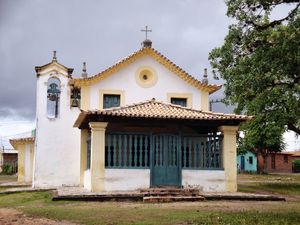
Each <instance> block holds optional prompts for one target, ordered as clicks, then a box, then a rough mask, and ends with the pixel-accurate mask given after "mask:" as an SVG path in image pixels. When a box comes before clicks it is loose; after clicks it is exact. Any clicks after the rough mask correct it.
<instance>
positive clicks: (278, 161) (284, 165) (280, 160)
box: [257, 153, 293, 173]
mask: <svg viewBox="0 0 300 225" xmlns="http://www.w3.org/2000/svg"><path fill="white" fill-rule="evenodd" d="M285 157H286V159H287V161H285ZM257 160H258V169H259V171H263V158H262V156H261V155H259V156H258V157H257ZM274 162H275V165H274ZM274 166H275V167H274ZM266 172H268V173H292V172H293V157H292V154H282V153H273V154H269V155H268V157H267V171H266Z"/></svg>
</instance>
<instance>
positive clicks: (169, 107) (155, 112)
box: [74, 99, 252, 127]
mask: <svg viewBox="0 0 300 225" xmlns="http://www.w3.org/2000/svg"><path fill="white" fill-rule="evenodd" d="M88 115H99V116H114V117H130V118H156V119H189V120H239V121H246V120H249V119H251V118H252V117H251V116H246V115H236V114H224V113H214V112H207V111H201V110H195V109H191V108H187V107H182V106H178V105H174V104H170V103H163V102H160V101H156V100H155V99H152V100H150V101H146V102H141V103H137V104H133V105H128V106H124V107H115V108H109V109H103V110H90V111H87V112H85V111H82V112H81V114H80V115H79V117H78V118H77V120H76V122H75V125H74V126H76V127H78V126H80V124H81V122H82V121H83V120H84V118H85V117H86V116H88Z"/></svg>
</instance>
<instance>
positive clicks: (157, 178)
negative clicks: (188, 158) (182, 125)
mask: <svg viewBox="0 0 300 225" xmlns="http://www.w3.org/2000/svg"><path fill="white" fill-rule="evenodd" d="M178 146H179V137H178V136H177V135H166V134H160V135H153V140H152V148H151V153H152V160H151V187H161V186H181V167H180V162H179V161H180V158H179V148H178Z"/></svg>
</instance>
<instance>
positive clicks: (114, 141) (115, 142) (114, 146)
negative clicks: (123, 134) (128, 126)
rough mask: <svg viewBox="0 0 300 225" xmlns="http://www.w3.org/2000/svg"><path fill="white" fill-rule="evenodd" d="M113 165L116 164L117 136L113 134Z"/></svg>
mask: <svg viewBox="0 0 300 225" xmlns="http://www.w3.org/2000/svg"><path fill="white" fill-rule="evenodd" d="M112 166H113V167H116V166H117V137H116V135H114V139H113V165H112Z"/></svg>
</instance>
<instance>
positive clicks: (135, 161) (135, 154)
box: [133, 135, 137, 167]
mask: <svg viewBox="0 0 300 225" xmlns="http://www.w3.org/2000/svg"><path fill="white" fill-rule="evenodd" d="M133 138H134V167H137V135H133Z"/></svg>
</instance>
